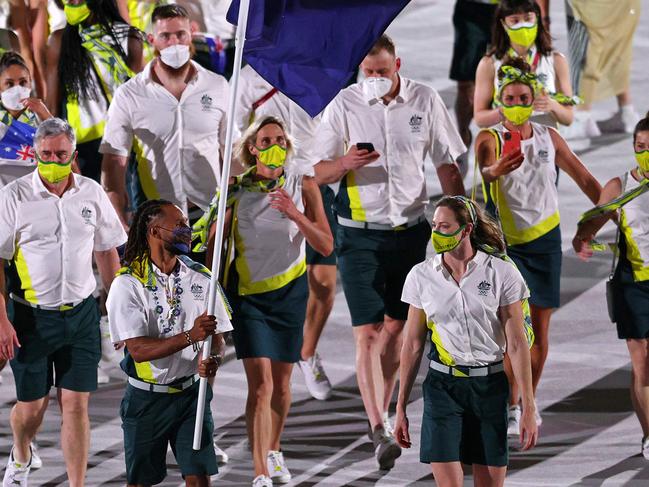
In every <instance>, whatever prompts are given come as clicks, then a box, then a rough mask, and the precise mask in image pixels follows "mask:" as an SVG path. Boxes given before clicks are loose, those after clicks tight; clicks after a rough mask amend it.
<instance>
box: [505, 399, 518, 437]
mask: <svg viewBox="0 0 649 487" xmlns="http://www.w3.org/2000/svg"><path fill="white" fill-rule="evenodd" d="M520 434H521V407H520V406H519V405H518V404H517V405H515V406H509V410H508V411H507V436H518V435H520Z"/></svg>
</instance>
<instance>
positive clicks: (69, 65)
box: [47, 0, 143, 181]
mask: <svg viewBox="0 0 649 487" xmlns="http://www.w3.org/2000/svg"><path fill="white" fill-rule="evenodd" d="M63 5H64V12H65V17H66V20H67V25H66V26H65V28H64V29H61V30H57V31H56V32H54V33H53V34H52V36H51V38H50V40H49V44H48V49H47V71H48V72H47V105H48V108H49V109H50V111H51V112H52V113H53V114H54V115H55V116H56V115H58V114H64V115H65V117H66V118H67V119H68V121H69V122H70V125H72V127H74V130H75V133H76V136H77V142H78V144H79V145H78V146H77V149H78V151H79V168H80V169H81V173H82V174H83V175H84V176H87V177H90V178H92V179H94V180H95V181H99V177H100V175H101V155H100V154H99V153H98V152H97V150H98V148H99V142H100V140H101V137H102V135H103V133H104V123H105V122H104V120H105V118H106V112H107V111H108V106H109V105H110V103H111V101H112V99H113V94H114V93H115V89H116V88H117V87H118V86H120V85H121V84H123V83H124V82H126V81H127V80H128V79H130V78H131V77H133V76H134V75H135V73H137V72H139V71H141V69H142V65H143V56H142V34H141V33H140V32H139V31H138V30H137V29H135V28H133V27H131V26H129V25H128V24H127V23H126V22H125V21H124V19H123V18H122V17H121V15H120V13H119V10H118V8H117V3H116V0H63Z"/></svg>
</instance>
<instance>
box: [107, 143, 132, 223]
mask: <svg viewBox="0 0 649 487" xmlns="http://www.w3.org/2000/svg"><path fill="white" fill-rule="evenodd" d="M127 164H128V157H127V156H120V155H118V154H104V157H103V158H102V161H101V185H102V187H103V188H104V191H106V195H107V196H108V199H109V200H110V203H111V204H112V205H113V208H115V211H116V212H117V216H118V217H119V221H120V223H121V224H122V226H123V227H124V229H128V217H127V215H126V209H127V208H128V194H127V193H126V166H127Z"/></svg>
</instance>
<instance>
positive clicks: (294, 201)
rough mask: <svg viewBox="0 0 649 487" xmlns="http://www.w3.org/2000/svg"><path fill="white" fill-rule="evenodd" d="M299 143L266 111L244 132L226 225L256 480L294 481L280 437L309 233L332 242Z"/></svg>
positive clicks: (318, 245) (326, 246)
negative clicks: (299, 160)
mask: <svg viewBox="0 0 649 487" xmlns="http://www.w3.org/2000/svg"><path fill="white" fill-rule="evenodd" d="M292 149H293V144H292V142H291V139H290V137H289V135H288V134H287V133H286V131H285V129H284V124H283V123H282V122H281V121H280V120H279V119H277V118H274V117H270V116H266V117H263V118H261V119H260V120H259V122H258V123H256V124H254V125H253V126H251V127H250V128H249V129H248V130H247V131H246V132H245V133H244V135H243V136H242V137H241V139H240V141H239V144H238V149H237V156H238V159H239V161H240V162H241V163H243V164H244V165H246V166H247V167H248V168H249V169H248V170H247V171H246V172H244V173H243V174H242V175H241V176H237V177H236V178H234V181H233V182H232V183H231V185H230V188H229V192H228V206H229V208H230V209H229V210H228V214H227V215H226V221H225V227H226V228H227V229H229V234H230V235H231V238H232V243H233V245H232V246H233V247H234V249H235V253H234V259H233V262H232V265H231V266H230V272H229V275H228V276H227V277H226V280H227V283H226V284H225V286H226V289H227V291H228V296H229V297H230V302H231V303H232V308H233V316H234V319H233V321H232V326H233V327H234V331H233V333H232V336H233V338H234V347H235V350H236V352H237V358H238V359H241V360H243V367H244V369H245V371H246V378H247V380H248V400H247V402H246V423H247V426H248V438H249V441H250V449H251V450H252V456H253V463H254V468H255V478H254V480H253V483H252V485H253V487H269V486H272V485H273V483H274V482H275V483H279V484H284V483H287V482H289V481H290V480H291V473H290V471H289V469H288V468H287V467H286V462H285V461H284V454H283V453H282V451H281V446H280V440H281V435H282V432H283V430H284V423H285V421H286V417H287V416H288V411H289V408H290V406H291V389H290V379H291V372H292V370H293V364H295V363H296V362H298V361H299V360H300V357H301V349H302V341H303V337H302V334H303V326H304V318H305V313H306V303H307V299H308V288H307V276H306V253H305V241H306V242H308V243H309V245H311V247H313V249H314V250H315V251H317V252H319V253H321V254H322V255H329V254H330V253H331V252H332V251H333V237H332V235H331V230H330V228H329V223H328V221H327V217H326V215H325V211H324V207H323V204H322V199H321V197H320V189H319V188H318V185H317V184H316V182H315V180H314V179H313V178H312V177H309V176H303V175H302V174H300V173H299V172H297V171H295V172H293V171H292V170H291V167H293V165H292V164H286V162H287V157H289V156H290V155H291V152H292ZM285 167H286V171H285ZM216 200H217V199H215V201H214V202H213V203H212V205H211V210H208V214H207V215H208V217H207V218H205V219H201V220H200V223H199V225H195V226H194V228H195V229H196V230H198V229H199V227H202V229H203V230H204V232H203V235H205V231H207V230H209V229H210V227H211V223H212V219H211V218H210V217H209V216H210V215H211V216H212V217H213V216H214V213H215V212H214V207H215V205H216V202H217V201H216ZM226 262H229V257H228V256H226Z"/></svg>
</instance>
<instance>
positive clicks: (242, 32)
mask: <svg viewBox="0 0 649 487" xmlns="http://www.w3.org/2000/svg"><path fill="white" fill-rule="evenodd" d="M249 8H250V0H241V2H240V3H239V17H238V20H237V30H236V34H235V51H234V68H233V71H232V78H230V99H229V100H228V114H227V130H226V132H225V154H224V156H223V168H222V170H221V183H220V184H219V191H220V197H219V207H218V213H217V218H216V238H215V240H214V253H213V254H212V279H211V284H210V295H209V300H208V303H207V314H210V315H213V314H214V309H215V307H216V306H215V305H216V300H217V299H219V298H218V291H217V290H218V279H219V274H220V272H221V247H222V246H223V226H224V223H225V211H226V209H227V201H228V180H229V179H230V163H231V161H232V142H233V141H232V139H233V136H234V134H233V132H234V113H235V108H236V104H237V99H238V96H237V95H238V91H239V74H240V72H241V60H242V58H243V45H244V43H245V41H246V27H247V25H248V10H249ZM226 264H227V263H226ZM211 348H212V337H211V336H209V337H208V338H207V339H206V340H205V342H204V344H203V351H202V360H206V359H207V358H209V356H210V351H211ZM207 386H208V383H207V379H206V378H205V377H201V380H200V387H199V389H198V404H197V405H196V423H195V425H194V444H193V448H194V450H200V449H201V440H202V435H203V417H204V415H205V396H206V393H207Z"/></svg>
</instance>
